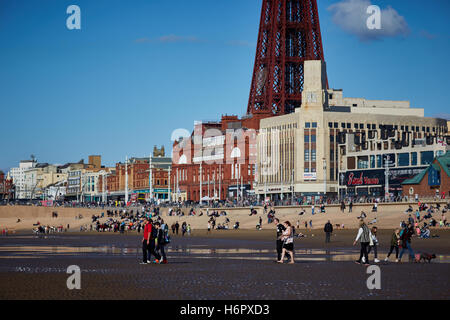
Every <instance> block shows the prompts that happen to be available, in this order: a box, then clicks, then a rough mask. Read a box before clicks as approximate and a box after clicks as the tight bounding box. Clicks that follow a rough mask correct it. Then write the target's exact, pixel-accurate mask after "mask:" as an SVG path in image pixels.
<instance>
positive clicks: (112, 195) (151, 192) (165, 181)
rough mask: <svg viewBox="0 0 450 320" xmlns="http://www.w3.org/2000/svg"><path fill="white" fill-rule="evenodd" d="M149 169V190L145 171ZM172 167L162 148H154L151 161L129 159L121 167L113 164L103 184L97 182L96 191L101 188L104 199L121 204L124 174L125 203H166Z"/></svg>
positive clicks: (147, 171) (123, 196)
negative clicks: (104, 189) (105, 196)
mask: <svg viewBox="0 0 450 320" xmlns="http://www.w3.org/2000/svg"><path fill="white" fill-rule="evenodd" d="M150 165H151V168H152V169H151V172H152V175H151V188H150V176H149V172H150V170H149V168H150ZM171 166H172V158H170V157H166V156H165V152H164V147H162V148H161V149H158V148H156V147H155V148H154V150H153V155H152V157H151V158H150V157H148V158H130V159H129V160H128V162H127V164H125V163H117V164H116V166H115V168H114V169H111V170H110V173H108V175H107V177H106V179H105V181H103V179H99V180H98V190H100V191H101V190H103V184H105V188H106V190H107V194H108V199H110V200H124V199H125V191H126V189H127V188H126V179H127V177H126V174H125V172H128V195H129V200H130V201H132V202H136V201H138V200H139V201H150V200H168V199H169V196H170V193H171V192H172V191H173V190H172V189H173V187H170V179H169V173H170V170H171Z"/></svg>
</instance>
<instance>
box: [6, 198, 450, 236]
mask: <svg viewBox="0 0 450 320" xmlns="http://www.w3.org/2000/svg"><path fill="white" fill-rule="evenodd" d="M443 204H445V203H444V202H442V203H441V205H443ZM412 207H413V209H414V210H416V209H417V204H412ZM302 208H304V209H305V214H304V215H301V216H300V215H299V212H300V211H301V210H302ZM407 208H408V204H407V203H401V204H396V203H394V204H380V205H379V206H378V212H371V211H372V205H370V204H355V205H354V206H353V210H352V212H351V213H349V212H348V206H347V208H346V210H345V212H344V213H342V212H341V211H340V208H339V206H337V205H332V206H327V207H326V213H316V214H315V215H312V214H311V207H310V206H305V207H276V208H275V211H276V217H278V218H279V219H280V220H282V221H285V220H288V221H290V222H291V223H292V224H293V225H294V226H296V225H297V222H299V224H300V226H301V227H303V226H304V222H305V221H306V222H308V226H309V221H311V220H312V226H313V229H322V228H323V226H324V224H325V223H326V222H327V221H328V220H330V221H331V223H332V224H333V226H336V225H340V226H341V225H342V224H344V227H345V228H346V229H354V228H357V227H358V222H359V220H358V219H357V217H358V216H359V215H360V214H361V211H364V212H365V213H366V214H367V218H366V221H367V222H370V221H372V220H373V219H375V218H376V219H377V223H376V224H375V225H376V226H377V227H378V228H380V229H393V228H397V227H398V226H399V225H400V223H401V221H403V220H407V218H408V214H406V213H405V210H406V209H407ZM136 209H137V208H131V209H130V210H135V211H136ZM256 209H257V212H258V214H257V215H253V216H249V213H250V209H249V208H223V209H217V210H218V211H219V212H220V211H222V210H223V211H226V212H227V216H226V217H225V216H221V217H219V218H217V224H219V223H220V224H222V223H224V222H225V219H226V218H228V219H230V223H229V226H230V227H232V226H233V225H234V223H235V222H237V221H238V222H239V224H240V228H241V229H248V230H252V229H255V228H256V225H257V224H258V222H259V218H260V217H261V218H262V221H263V229H264V228H273V225H267V217H266V215H265V214H264V213H263V209H262V208H256ZM118 210H120V209H118ZM201 210H202V211H203V213H204V215H203V216H201V217H199V216H198V215H199V214H200V212H199V210H198V209H197V216H188V213H189V208H183V209H182V211H183V212H184V214H185V216H183V217H174V216H171V217H169V216H168V215H167V212H168V208H161V214H162V217H163V219H164V220H165V221H166V222H167V223H168V224H169V225H171V224H172V223H174V222H175V221H178V222H179V223H180V224H181V223H182V222H184V221H186V223H188V224H190V225H191V228H192V229H193V230H201V229H206V228H207V224H208V217H207V216H206V209H201ZM210 210H213V209H210ZM54 211H56V212H57V213H58V218H57V219H54V218H52V212H54ZM318 211H320V210H319V207H318V206H316V207H315V212H318ZM102 212H105V213H106V209H105V210H101V209H84V208H62V207H57V208H45V207H32V206H0V230H2V229H4V228H8V229H9V230H11V231H15V232H24V231H25V232H30V231H31V230H32V228H33V224H36V223H37V222H38V221H39V222H40V223H41V225H50V226H59V225H62V226H64V227H66V226H67V225H69V226H70V229H69V231H77V230H79V229H80V226H88V225H90V224H91V216H92V215H100V214H101V213H102ZM80 214H81V215H82V216H83V219H77V218H76V217H77V216H79V215H80ZM422 214H423V213H422ZM434 217H435V219H436V220H437V221H439V219H440V218H441V214H440V213H435V214H434ZM18 219H20V220H21V222H19V223H18V222H17V221H18ZM105 220H106V218H104V219H102V220H101V221H105Z"/></svg>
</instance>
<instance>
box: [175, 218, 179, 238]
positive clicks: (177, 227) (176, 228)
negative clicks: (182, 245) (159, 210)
mask: <svg viewBox="0 0 450 320" xmlns="http://www.w3.org/2000/svg"><path fill="white" fill-rule="evenodd" d="M178 229H180V224H179V223H178V221H177V222H175V232H176V233H177V235H178Z"/></svg>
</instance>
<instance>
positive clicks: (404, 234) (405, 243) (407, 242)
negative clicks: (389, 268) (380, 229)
mask: <svg viewBox="0 0 450 320" xmlns="http://www.w3.org/2000/svg"><path fill="white" fill-rule="evenodd" d="M413 234H414V229H413V226H412V225H411V224H410V223H409V224H408V225H407V226H406V228H404V229H403V230H402V231H401V232H400V240H401V241H402V251H400V255H399V256H398V262H402V257H403V254H404V253H405V251H406V250H408V251H409V257H410V260H411V261H414V259H415V255H414V251H413V249H412V247H411V237H412V236H413Z"/></svg>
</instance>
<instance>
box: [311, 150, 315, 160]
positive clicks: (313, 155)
mask: <svg viewBox="0 0 450 320" xmlns="http://www.w3.org/2000/svg"><path fill="white" fill-rule="evenodd" d="M311 161H312V162H316V149H313V150H311Z"/></svg>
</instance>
